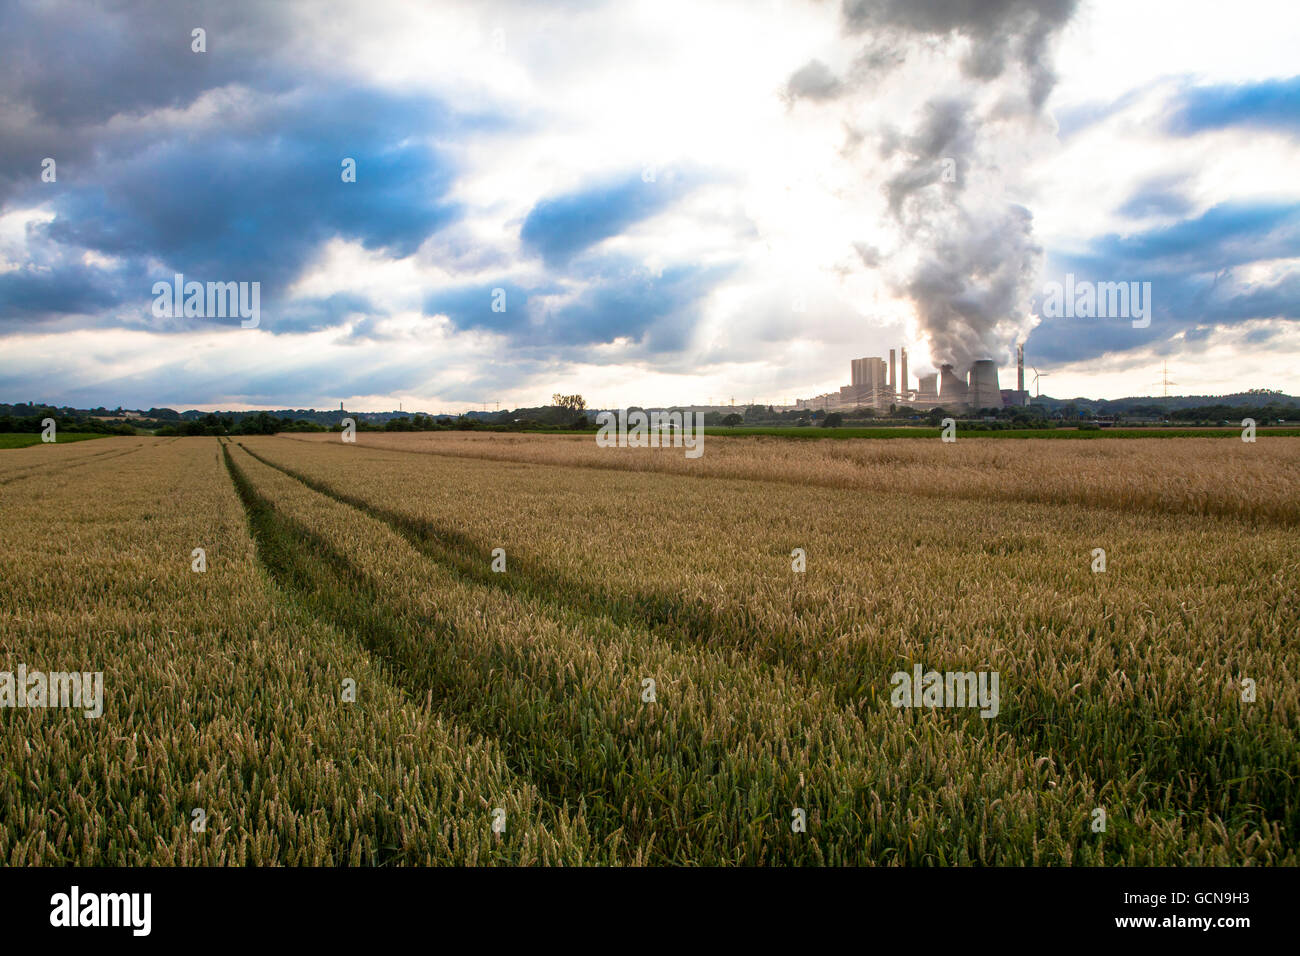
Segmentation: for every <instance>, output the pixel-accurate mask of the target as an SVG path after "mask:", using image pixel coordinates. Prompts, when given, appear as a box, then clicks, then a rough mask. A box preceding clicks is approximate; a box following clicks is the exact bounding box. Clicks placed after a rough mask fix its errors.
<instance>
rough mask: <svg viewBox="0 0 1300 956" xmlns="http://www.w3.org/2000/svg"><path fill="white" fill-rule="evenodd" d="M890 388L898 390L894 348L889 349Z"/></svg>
mask: <svg viewBox="0 0 1300 956" xmlns="http://www.w3.org/2000/svg"><path fill="white" fill-rule="evenodd" d="M889 388H890V390H891V391H897V390H898V379H896V378H894V350H893V349H890V350H889Z"/></svg>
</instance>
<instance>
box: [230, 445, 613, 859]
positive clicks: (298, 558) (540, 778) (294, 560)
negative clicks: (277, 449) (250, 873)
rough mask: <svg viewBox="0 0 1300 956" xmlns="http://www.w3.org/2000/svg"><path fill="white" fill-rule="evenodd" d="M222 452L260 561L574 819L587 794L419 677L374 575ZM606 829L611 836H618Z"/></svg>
mask: <svg viewBox="0 0 1300 956" xmlns="http://www.w3.org/2000/svg"><path fill="white" fill-rule="evenodd" d="M239 447H240V449H241V450H242V451H244V452H245V453H248V454H249V455H250V457H255V456H252V454H251V452H248V450H247V449H246V448H244V447H243V445H240V446H239ZM222 455H223V457H224V459H225V464H226V469H227V471H228V472H229V474H230V478H231V480H232V482H233V483H234V486H235V491H236V493H237V494H238V496H239V499H240V501H241V503H242V504H243V505H244V511H245V513H246V515H247V517H248V521H249V527H250V530H251V533H252V536H253V540H254V543H255V545H256V549H257V556H258V560H259V561H260V562H261V563H262V565H263V567H264V568H266V570H267V573H268V574H270V576H271V577H272V579H273V580H274V581H275V582H276V583H277V585H279V586H280V587H281V588H282V589H283V591H284V592H285V594H286V595H290V596H292V597H294V598H295V599H296V600H297V601H298V602H299V603H300V604H301V606H302V607H303V609H304V610H305V611H306V612H307V613H309V614H312V615H313V616H315V617H316V618H317V619H318V620H320V621H322V622H324V623H326V624H328V625H330V626H332V627H334V628H336V629H338V630H339V631H341V632H342V633H344V634H345V635H347V636H348V637H349V638H350V639H351V640H352V641H353V642H355V643H356V644H357V645H358V646H359V647H362V648H364V649H365V650H366V651H367V652H368V653H370V654H372V655H374V656H375V657H376V658H378V660H379V661H380V662H381V663H382V665H383V669H384V671H385V672H386V673H387V674H388V676H389V678H390V681H391V682H392V684H393V686H394V687H396V688H397V689H399V690H400V691H401V692H402V693H403V694H404V695H405V697H406V698H407V700H408V701H409V702H411V703H412V704H414V705H415V706H417V707H425V706H429V707H432V708H433V709H434V710H435V711H436V712H438V713H440V714H442V715H443V716H444V717H446V718H448V719H451V720H454V721H456V722H458V723H460V724H462V725H464V726H466V727H468V728H469V729H471V730H472V731H473V732H474V733H476V734H477V735H478V736H480V737H482V738H483V739H485V740H487V741H491V742H492V743H493V744H494V745H495V746H496V748H497V749H498V750H499V751H500V752H501V754H502V755H503V757H504V758H505V760H506V765H507V766H508V767H509V768H510V770H511V772H512V773H513V774H514V775H515V776H516V777H517V778H518V779H519V780H520V781H521V782H527V783H531V784H532V785H533V786H534V787H535V788H536V790H537V794H538V798H539V800H540V802H541V804H542V807H543V809H544V810H545V817H546V818H545V819H544V823H545V824H546V826H547V827H548V828H550V829H552V832H559V831H560V830H561V829H563V826H562V824H561V821H562V820H563V819H566V818H568V815H569V812H570V807H572V806H574V805H575V804H578V803H580V802H581V801H582V800H583V798H584V797H585V794H584V793H583V792H582V791H580V790H575V789H574V788H573V787H571V786H569V785H568V781H567V780H563V779H560V778H558V777H552V776H549V775H539V774H538V773H536V771H535V768H532V767H530V766H529V765H527V764H526V763H524V762H522V761H520V760H519V759H517V756H516V755H515V749H514V747H513V746H511V744H510V741H508V740H506V739H503V738H502V737H501V736H500V735H499V733H498V730H499V728H497V727H495V726H492V725H491V724H489V723H486V722H484V721H481V720H477V719H474V715H472V714H467V713H466V712H465V711H463V710H459V709H457V708H455V707H452V706H448V705H447V704H446V703H444V702H443V700H442V697H443V696H444V695H442V694H440V692H439V691H438V689H437V688H435V687H433V686H426V685H425V684H424V683H423V682H421V681H419V680H418V679H417V678H416V677H415V675H413V674H412V672H411V667H410V666H409V665H408V664H407V663H406V662H405V661H403V660H402V659H401V658H400V657H399V656H398V655H397V654H396V653H394V652H393V648H396V647H400V646H401V645H402V644H403V643H404V642H405V641H406V640H407V638H406V636H405V635H404V634H403V633H402V632H401V631H400V630H399V629H398V628H396V627H394V626H393V625H392V624H391V623H390V621H389V620H388V618H387V617H386V615H385V614H384V613H383V612H382V611H380V610H377V608H378V607H379V601H378V594H377V592H376V590H375V588H374V586H373V584H372V582H371V581H370V580H369V578H368V577H367V575H366V574H365V573H364V572H363V571H362V570H360V569H359V568H357V567H356V566H355V565H353V564H352V562H351V561H349V560H348V558H347V557H346V556H344V555H342V554H340V553H339V552H338V551H337V550H336V549H335V548H334V546H333V545H332V544H331V543H330V542H328V541H327V540H325V539H324V538H322V537H321V536H319V535H317V534H315V533H314V532H312V531H311V530H310V529H308V528H306V527H304V526H303V525H302V524H300V523H299V522H298V521H296V520H294V519H293V518H292V517H290V516H288V515H286V514H284V513H283V512H282V511H280V510H278V509H277V508H276V506H275V504H274V502H273V501H271V500H270V499H268V498H266V497H265V496H264V495H262V494H261V493H260V492H259V491H258V490H257V489H256V488H255V487H253V484H252V482H251V481H250V480H249V478H248V477H247V476H246V475H245V474H244V473H243V471H242V470H241V469H240V467H239V465H237V464H236V463H235V462H234V460H233V459H232V458H231V455H230V451H229V447H228V446H227V445H226V444H225V443H223V445H222ZM259 460H260V459H259ZM322 576H329V577H330V578H331V579H332V580H331V581H330V587H321V579H322ZM423 623H424V624H425V625H426V626H427V627H428V628H429V629H430V630H432V631H433V632H434V637H435V639H436V640H437V641H438V642H440V643H441V644H442V645H443V646H446V647H455V644H456V641H455V638H456V627H455V625H454V624H453V623H451V622H450V621H447V620H444V619H441V618H433V619H430V620H426V621H424V622H423ZM452 653H454V652H452ZM590 822H592V821H591V820H590V819H589V823H590ZM593 835H594V833H593ZM605 835H606V837H607V838H608V837H611V836H613V835H612V834H605Z"/></svg>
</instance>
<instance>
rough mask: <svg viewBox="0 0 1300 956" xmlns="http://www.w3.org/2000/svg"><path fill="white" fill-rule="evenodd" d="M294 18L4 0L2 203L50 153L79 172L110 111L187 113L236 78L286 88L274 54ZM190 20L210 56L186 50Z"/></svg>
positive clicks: (194, 8)
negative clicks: (204, 96)
mask: <svg viewBox="0 0 1300 956" xmlns="http://www.w3.org/2000/svg"><path fill="white" fill-rule="evenodd" d="M300 15H301V14H298V16H300ZM294 21H295V11H294V8H293V7H291V6H290V5H286V4H266V3H257V2H253V0H248V2H242V0H232V2H222V3H176V2H169V0H156V2H149V0H142V2H131V3H124V2H107V3H68V2H57V0H56V2H48V3H35V2H29V0H15V2H6V3H4V4H0V91H2V92H0V203H3V202H4V201H5V199H6V197H7V196H8V195H9V194H10V193H11V192H12V191H13V190H14V189H15V188H16V187H17V186H18V185H20V184H24V183H26V182H29V181H32V180H35V179H37V178H38V176H39V171H40V161H41V159H42V158H44V157H46V156H51V157H54V158H55V159H56V161H57V162H58V163H59V165H60V167H61V168H62V169H64V170H67V172H68V173H72V172H73V171H74V170H78V169H81V168H84V166H85V165H86V164H87V163H89V162H90V161H91V160H92V158H93V156H92V154H93V152H94V151H95V150H96V149H97V148H98V147H99V146H100V145H102V142H103V140H104V139H105V138H111V137H112V135H113V134H112V133H111V132H110V131H106V130H104V129H103V128H102V127H103V124H105V123H106V122H107V121H108V120H110V119H112V118H113V117H116V116H140V115H143V114H145V113H148V112H150V111H152V110H156V109H159V108H163V107H177V108H183V107H185V106H188V105H189V104H191V103H192V102H194V100H195V99H197V98H198V97H199V96H200V95H201V94H202V93H203V92H204V91H206V90H210V89H213V88H216V87H221V86H226V85H228V84H232V83H244V84H249V85H255V86H258V87H259V88H262V89H283V88H287V86H288V77H287V76H286V74H285V72H284V64H283V63H282V62H281V61H280V60H278V59H277V58H276V57H275V56H274V55H273V54H274V53H275V52H276V51H277V49H278V48H280V47H281V46H282V44H283V43H284V40H285V38H286V37H290V36H292V35H293V34H294V33H295V31H297V30H299V29H301V25H300V22H294ZM196 27H201V28H203V29H204V30H206V31H207V52H206V53H195V52H193V50H192V49H191V43H192V40H191V31H192V30H193V29H195V28H196Z"/></svg>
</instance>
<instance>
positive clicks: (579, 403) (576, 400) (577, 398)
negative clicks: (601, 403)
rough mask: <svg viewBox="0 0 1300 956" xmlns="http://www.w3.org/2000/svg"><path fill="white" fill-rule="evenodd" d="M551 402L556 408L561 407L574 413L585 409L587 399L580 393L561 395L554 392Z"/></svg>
mask: <svg viewBox="0 0 1300 956" xmlns="http://www.w3.org/2000/svg"><path fill="white" fill-rule="evenodd" d="M551 404H552V405H554V406H555V407H556V408H563V409H564V410H565V411H568V412H573V413H574V414H577V413H578V412H585V411H586V410H587V400H586V399H585V398H583V397H582V396H581V395H561V394H560V393H559V392H556V393H555V394H554V395H552V396H551Z"/></svg>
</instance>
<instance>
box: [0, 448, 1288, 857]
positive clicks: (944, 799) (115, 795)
mask: <svg viewBox="0 0 1300 956" xmlns="http://www.w3.org/2000/svg"><path fill="white" fill-rule="evenodd" d="M357 439H358V440H357V442H356V443H355V444H351V443H345V442H343V441H341V440H340V437H339V436H338V435H295V436H275V437H262V436H256V437H237V438H232V439H216V438H183V439H158V438H144V437H141V438H106V439H102V440H100V441H96V442H87V443H82V444H78V445H69V446H57V445H55V446H47V447H33V448H27V449H17V450H13V451H8V452H5V453H3V455H0V502H2V503H3V507H4V517H5V520H4V522H3V526H2V527H0V579H2V580H3V581H4V586H5V598H4V602H3V605H2V606H0V670H13V669H15V668H16V667H17V666H18V665H19V664H20V663H23V664H25V665H26V666H28V667H29V668H33V669H35V668H43V669H45V670H49V671H55V670H74V669H75V670H82V671H102V672H103V674H104V695H105V700H104V712H103V716H102V717H99V718H97V719H86V718H84V717H83V716H82V714H80V713H78V712H76V711H71V710H61V709H53V708H51V709H47V710H39V709H31V708H17V709H5V710H3V711H0V721H3V723H2V724H0V753H3V758H4V761H3V762H4V766H5V768H6V772H5V774H4V776H3V781H2V782H0V860H2V861H3V862H5V863H6V864H9V865H30V864H69V863H75V864H85V865H106V864H125V865H138V864H177V863H179V864H243V863H257V864H284V865H298V864H327V865H329V864H340V865H347V864H351V865H365V866H391V865H403V864H411V865H416V864H442V865H520V864H522V865H528V864H543V865H545V864H552V865H565V864H569V865H655V864H675V865H729V864H739V865H784V864H790V865H899V864H902V865H970V864H982V865H1024V864H1033V865H1099V864H1106V865H1112V864H1154V865H1191V864H1213V865H1243V864H1295V863H1296V862H1297V850H1296V847H1297V838H1298V837H1300V800H1298V798H1297V779H1298V778H1300V734H1298V733H1297V730H1298V729H1300V728H1298V726H1297V724H1298V720H1297V705H1298V704H1300V699H1298V696H1297V677H1300V674H1298V673H1297V669H1298V668H1297V662H1298V661H1300V656H1298V655H1297V647H1298V644H1300V601H1298V600H1297V598H1296V595H1295V581H1296V579H1297V571H1300V544H1297V542H1296V536H1295V526H1296V524H1297V517H1298V516H1300V439H1292V438H1283V437H1268V438H1261V439H1260V440H1259V441H1258V442H1257V443H1254V444H1247V443H1243V442H1239V441H1232V440H1226V439H1169V440H1156V439H1152V440H1146V439H1136V440H1134V439H1130V440H1106V439H1096V440H1093V441H1089V442H1062V441H1055V442H1053V441H1032V440H1030V441H1017V442H1000V441H994V440H985V441H980V440H959V441H958V442H957V443H956V444H955V445H944V444H942V443H941V442H939V441H938V440H926V439H917V440H911V439H898V440H891V441H887V442H872V441H871V440H861V441H859V440H844V441H836V442H818V443H811V442H802V441H789V440H783V439H774V438H762V437H755V438H725V439H723V438H719V439H714V438H712V437H710V439H709V440H708V441H706V445H705V453H704V455H703V457H701V458H699V459H695V460H690V459H686V458H685V457H684V455H682V453H681V451H680V450H679V449H678V450H674V449H640V450H638V449H617V448H615V449H610V448H599V447H597V446H596V445H595V444H594V442H592V440H591V438H590V437H589V436H588V437H585V438H584V437H581V436H544V437H543V436H514V435H464V434H457V433H437V434H432V435H429V434H375V433H366V432H362V433H360V434H358V436H357ZM196 548H201V549H203V550H204V554H205V558H206V568H205V569H204V570H202V571H195V570H194V569H193V560H194V558H193V553H194V549H196ZM1098 549H1101V550H1103V551H1104V570H1098V569H1097V561H1098V558H1097V554H1098ZM796 555H799V556H801V557H799V558H796ZM800 563H802V569H800V570H796V566H798V565H799V564H800ZM914 668H921V669H923V670H926V671H929V670H934V671H938V672H948V671H955V672H980V673H995V674H996V675H997V676H998V679H999V683H998V687H999V694H1000V700H999V705H998V707H997V712H996V714H995V715H993V716H984V715H983V714H981V712H980V711H979V710H977V709H974V708H969V707H968V708H964V709H963V708H961V707H956V708H944V707H938V708H930V707H900V706H896V705H895V701H894V700H893V699H892V693H891V691H892V680H893V676H894V675H896V674H898V673H900V672H902V673H911V672H913V669H914ZM1247 685H1249V687H1250V688H1251V690H1250V691H1249V692H1247V691H1246V690H1245V688H1246V687H1247ZM1247 698H1249V699H1247ZM196 810H197V811H201V814H200V816H201V817H202V819H203V820H204V821H205V825H204V826H203V827H202V828H196V824H195V822H194V821H195V819H196V817H195V811H196ZM1099 811H1100V819H1101V820H1102V821H1103V823H1104V825H1103V826H1101V827H1099V826H1098V821H1099Z"/></svg>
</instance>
